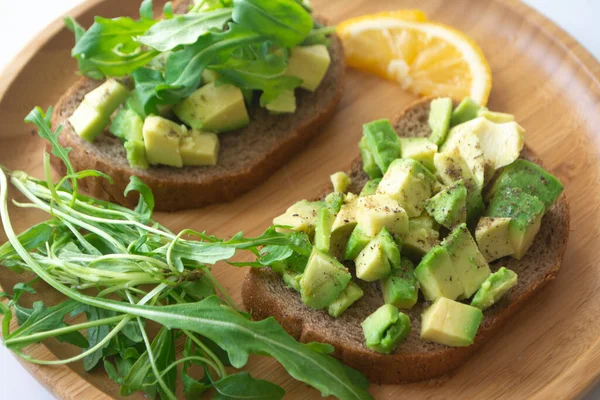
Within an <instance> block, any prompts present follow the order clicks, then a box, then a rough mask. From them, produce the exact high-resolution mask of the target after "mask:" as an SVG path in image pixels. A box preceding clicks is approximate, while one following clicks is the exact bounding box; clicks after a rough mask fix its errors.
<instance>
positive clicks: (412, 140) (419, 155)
mask: <svg viewBox="0 0 600 400" xmlns="http://www.w3.org/2000/svg"><path fill="white" fill-rule="evenodd" d="M400 145H401V147H402V158H412V159H413V160H415V161H419V162H420V163H421V164H423V165H424V166H425V167H426V168H427V169H428V170H429V171H431V172H435V165H433V156H434V155H435V153H437V150H438V147H437V145H436V144H435V143H432V142H431V141H430V140H429V139H426V138H420V137H409V138H400Z"/></svg>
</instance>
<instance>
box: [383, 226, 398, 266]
mask: <svg viewBox="0 0 600 400" xmlns="http://www.w3.org/2000/svg"><path fill="white" fill-rule="evenodd" d="M377 236H378V237H379V238H380V241H381V244H382V245H383V253H384V254H385V256H386V257H387V259H388V260H389V262H390V265H391V267H392V268H398V267H399V266H400V261H401V259H400V247H401V246H399V245H398V243H396V241H395V240H394V238H393V237H392V235H391V234H390V233H389V232H388V230H387V229H385V228H381V231H380V232H379V235H377Z"/></svg>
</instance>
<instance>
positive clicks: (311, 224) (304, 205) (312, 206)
mask: <svg viewBox="0 0 600 400" xmlns="http://www.w3.org/2000/svg"><path fill="white" fill-rule="evenodd" d="M323 207H325V205H324V204H323V203H322V202H320V201H307V200H300V201H298V202H297V203H295V204H293V205H292V206H291V207H290V208H288V209H287V211H286V212H285V214H283V215H280V216H279V217H276V218H275V219H274V220H273V225H283V226H289V227H290V228H277V231H278V232H289V231H295V232H306V233H307V234H308V235H309V236H310V235H312V234H313V233H314V232H315V227H316V226H317V216H318V215H319V211H320V210H321V209H322V208H323Z"/></svg>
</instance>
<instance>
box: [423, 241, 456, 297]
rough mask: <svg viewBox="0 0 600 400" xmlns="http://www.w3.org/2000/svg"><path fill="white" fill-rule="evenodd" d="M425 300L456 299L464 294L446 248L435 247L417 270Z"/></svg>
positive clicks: (426, 255)
mask: <svg viewBox="0 0 600 400" xmlns="http://www.w3.org/2000/svg"><path fill="white" fill-rule="evenodd" d="M415 278H417V280H418V281H419V285H420V286H421V291H422V292H423V296H425V300H428V301H431V300H435V299H437V298H439V297H446V298H448V299H452V300H454V299H456V298H458V297H459V296H462V295H463V294H464V289H463V287H462V284H461V283H460V279H459V277H458V276H457V274H456V272H454V268H453V266H452V259H451V258H450V254H448V251H447V250H446V248H445V247H442V246H435V247H433V248H432V249H431V250H429V252H428V253H427V254H425V257H423V259H422V260H421V262H420V263H419V265H418V266H417V268H416V269H415Z"/></svg>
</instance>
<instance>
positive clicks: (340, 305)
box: [327, 282, 363, 318]
mask: <svg viewBox="0 0 600 400" xmlns="http://www.w3.org/2000/svg"><path fill="white" fill-rule="evenodd" d="M362 296H363V290H362V289H361V288H360V286H358V285H357V284H356V283H354V282H350V283H349V284H348V286H346V289H344V291H343V292H342V293H341V294H340V297H338V298H337V299H336V300H335V301H334V302H333V303H331V304H330V305H329V307H327V312H328V313H329V315H331V316H332V317H333V318H337V317H339V316H340V315H342V314H343V313H344V311H346V310H347V309H348V307H350V306H351V305H352V304H354V303H355V302H356V301H357V300H358V299H360V298H361V297H362Z"/></svg>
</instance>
